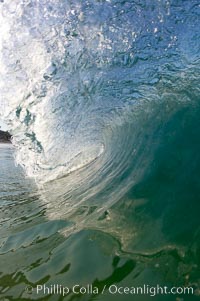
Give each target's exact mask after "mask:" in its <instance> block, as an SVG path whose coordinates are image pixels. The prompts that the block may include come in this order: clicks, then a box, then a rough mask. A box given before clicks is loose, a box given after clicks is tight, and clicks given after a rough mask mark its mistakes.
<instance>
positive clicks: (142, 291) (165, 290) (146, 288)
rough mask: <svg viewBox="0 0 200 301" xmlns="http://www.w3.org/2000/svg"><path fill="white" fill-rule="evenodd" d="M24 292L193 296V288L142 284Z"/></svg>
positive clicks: (51, 287)
mask: <svg viewBox="0 0 200 301" xmlns="http://www.w3.org/2000/svg"><path fill="white" fill-rule="evenodd" d="M26 292H27V293H29V294H32V293H34V294H37V295H60V296H63V297H64V296H67V295H69V294H74V295H86V294H88V295H99V294H111V295H117V294H118V295H149V296H150V297H155V296H157V295H193V294H194V288H193V287H168V286H160V285H159V284H157V285H155V286H151V285H148V284H144V285H142V286H137V287H136V286H129V287H128V286H120V285H117V284H112V285H106V284H105V285H104V286H101V287H98V286H93V285H92V284H87V285H84V286H82V285H79V284H75V285H73V286H72V287H68V286H63V285H60V284H52V285H47V284H43V285H37V286H36V287H32V286H27V287H26Z"/></svg>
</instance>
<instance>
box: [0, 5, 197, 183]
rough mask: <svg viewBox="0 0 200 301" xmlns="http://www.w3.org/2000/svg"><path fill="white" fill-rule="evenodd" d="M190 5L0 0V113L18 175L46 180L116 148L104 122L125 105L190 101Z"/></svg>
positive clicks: (193, 68) (193, 69) (193, 39)
mask: <svg viewBox="0 0 200 301" xmlns="http://www.w3.org/2000/svg"><path fill="white" fill-rule="evenodd" d="M198 12H199V6H198V1H184V3H182V2H180V1H172V3H170V2H169V1H156V0H155V1H147V3H146V4H144V3H143V1H134V2H133V1H126V2H123V1H98V2H96V1H73V2H71V1H58V2H57V3H56V4H55V1H45V0H41V1H19V0H18V1H15V2H13V1H9V0H8V1H5V3H4V2H3V3H1V24H3V30H2V32H1V44H2V60H1V84H0V87H1V95H2V107H4V110H3V112H2V115H3V117H4V118H5V119H6V121H7V122H8V124H9V127H10V129H12V133H13V135H14V139H13V142H14V145H15V146H16V148H17V149H18V151H17V153H16V160H17V162H18V163H19V164H21V165H23V166H24V168H25V170H26V172H27V174H28V175H29V176H33V177H35V178H37V179H38V180H39V181H41V180H43V181H44V179H45V181H48V180H50V179H54V178H57V177H59V176H63V175H65V174H67V173H69V172H71V171H73V170H76V169H77V168H80V167H83V166H85V165H87V164H88V163H90V162H92V161H94V160H95V159H96V158H98V157H99V156H100V155H102V153H103V152H104V154H105V156H107V153H113V152H114V153H115V146H114V145H113V144H112V143H111V141H112V137H110V136H109V135H108V134H107V131H110V129H111V130H113V131H117V130H116V129H113V126H114V124H115V123H120V124H123V121H124V120H126V115H127V114H128V115H129V119H130V123H131V122H132V120H133V122H134V119H135V115H137V114H138V111H140V114H144V115H145V114H146V113H145V111H146V110H147V107H148V110H151V109H152V111H153V108H154V107H155V106H156V105H157V104H159V103H161V102H162V103H163V106H166V105H167V103H168V102H170V103H171V105H172V106H176V105H178V103H179V104H180V106H182V105H187V104H188V105H190V104H191V96H193V94H194V96H195V95H196V94H195V93H197V92H195V91H190V86H192V87H193V90H194V87H195V85H196V88H197V86H198V85H197V82H198V80H199V77H198V76H197V75H198V74H197V73H198V71H199V65H198V63H199V61H198V60H199V30H198ZM186 91H187V92H186ZM130 112H132V113H130ZM131 114H132V116H131ZM169 114H170V113H169ZM144 118H146V117H145V116H144ZM141 122H142V120H141ZM141 126H142V124H140V125H139V124H137V125H134V129H133V132H134V133H133V132H131V133H130V137H127V141H124V143H125V144H124V145H123V146H122V145H121V142H122V140H123V139H125V138H124V137H123V136H124V135H125V134H126V129H125V132H124V133H121V135H122V136H119V137H117V138H116V139H117V140H118V141H119V142H118V144H117V148H119V147H120V146H122V147H123V152H126V149H127V151H128V152H129V145H126V143H128V142H129V140H130V139H131V141H132V140H133V139H134V138H133V137H134V136H135V138H136V141H132V142H131V143H132V144H134V147H135V148H136V152H137V144H138V142H137V137H136V136H137V133H136V132H137V130H138V128H140V127H141ZM114 128H115V126H114ZM115 135H117V134H114V136H115ZM108 137H109V138H108ZM107 139H109V140H107ZM112 148H113V149H112ZM116 155H119V156H121V155H122V151H121V150H120V148H119V149H118V154H116ZM127 155H128V154H127ZM125 156H126V154H125ZM111 157H112V154H111ZM111 160H112V158H111Z"/></svg>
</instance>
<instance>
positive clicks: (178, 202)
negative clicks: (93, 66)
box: [0, 107, 200, 301]
mask: <svg viewBox="0 0 200 301" xmlns="http://www.w3.org/2000/svg"><path fill="white" fill-rule="evenodd" d="M198 112H199V110H198V107H191V108H188V107H187V108H182V109H180V110H178V111H176V112H175V113H174V114H171V117H170V118H169V116H168V118H167V121H165V123H158V124H159V126H158V125H156V126H157V130H158V132H157V133H156V135H155V136H153V137H151V143H150V144H148V138H147V140H146V141H147V143H146V150H145V155H146V153H148V154H149V153H150V149H152V145H154V148H153V150H154V152H153V155H152V156H149V157H150V158H151V160H149V157H148V168H147V169H146V173H145V174H142V176H140V177H139V178H138V179H139V180H138V181H137V183H135V184H134V185H132V186H131V187H130V189H129V190H128V192H127V193H125V195H124V196H123V197H122V198H120V199H119V200H118V201H117V202H115V203H114V204H113V205H112V204H111V205H110V206H109V209H107V211H105V212H103V211H102V210H100V211H99V213H98V199H100V198H103V197H104V195H102V193H101V194H100V195H97V196H96V198H93V203H92V201H91V200H88V201H86V202H85V203H79V204H78V205H76V206H74V207H73V206H72V205H73V202H72V204H70V202H69V201H68V200H69V194H70V192H69V190H68V186H67V185H70V177H71V179H72V178H74V177H76V178H77V179H78V175H80V174H81V171H79V172H78V173H77V174H76V175H74V174H72V175H71V176H70V175H69V176H68V177H66V178H63V179H60V180H58V181H57V182H56V181H55V182H52V183H51V184H50V185H46V186H45V187H40V188H38V187H36V185H35V184H34V182H33V181H32V180H31V179H29V178H25V175H24V173H23V171H22V169H21V168H19V167H16V166H15V164H14V159H13V152H14V150H13V148H12V147H11V146H8V145H1V146H0V164H1V173H0V187H1V190H0V191H1V192H0V206H1V213H0V218H1V220H0V222H1V230H0V231H1V249H0V252H1V255H0V287H1V300H79V299H80V300H105V301H107V300H120V301H121V300H145V301H146V300H156V301H160V300H174V301H175V300H188V301H190V300H199V291H198V287H199V276H200V270H199V264H200V261H199V259H200V257H199V256H200V252H199V251H200V236H199V234H200V232H199V209H200V208H199V204H200V203H199V192H200V185H199V184H200V183H199V181H200V180H199V179H200V177H199V176H200V168H199V167H200V157H199V153H200V152H199V151H200V143H199V134H200V123H199V114H198ZM151 120H152V119H151V118H150V119H149V121H151ZM160 120H163V116H161V117H160ZM149 121H148V122H149ZM148 122H147V128H148V124H149V123H148ZM121 130H123V128H121ZM132 169H133V167H132ZM130 172H131V171H130V169H128V168H127V169H125V170H124V174H120V176H116V178H115V185H116V189H117V185H120V181H121V182H123V181H124V180H125V179H126V178H127V177H129V178H130ZM71 181H72V180H71ZM111 184H112V183H111ZM63 187H65V189H64V188H63ZM62 189H63V190H62ZM109 189H114V188H113V186H112V185H111V186H110V188H109V187H107V192H106V191H105V194H106V193H108V192H109ZM64 191H65V193H64ZM79 192H80V190H79ZM71 193H72V194H73V193H74V196H75V197H76V192H75V191H74V192H73V191H72V192H71ZM82 195H84V193H83V192H82ZM71 207H73V210H71V209H70V208H71ZM100 207H101V206H100ZM95 212H97V213H96V214H95ZM44 284H45V285H46V286H47V287H49V288H50V287H51V286H52V285H60V286H63V287H68V288H69V289H70V292H69V294H67V295H66V296H61V295H59V294H58V293H55V292H54V293H48V291H47V290H46V291H45V293H44V291H39V292H38V293H37V289H36V288H37V286H38V285H44ZM88 284H89V285H93V293H91V291H89V292H88V291H87V292H86V293H85V294H76V293H73V292H72V291H71V290H72V288H73V287H74V286H75V285H80V286H83V287H87V285H88ZM113 285H115V286H117V287H120V288H121V287H128V288H131V287H138V286H140V287H143V286H144V285H148V286H157V285H160V286H168V287H169V288H171V287H173V286H176V287H179V286H181V287H182V286H186V287H187V286H190V287H192V288H193V289H194V294H189V295H186V294H185V295H184V294H181V295H178V294H176V295H172V294H167V295H162V294H156V295H155V296H154V297H152V296H150V294H149V295H148V294H143V295H141V294H139V295H132V294H125V293H123V294H121V293H116V294H114V293H113V294H112V293H110V292H109V287H111V290H112V289H114V286H113ZM27 286H28V287H29V286H31V287H32V288H33V290H32V289H30V287H29V288H28V291H27V289H26V287H27ZM104 286H106V289H105V292H104V293H103V294H102V290H103V288H104ZM177 298H180V299H177Z"/></svg>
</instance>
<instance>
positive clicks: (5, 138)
mask: <svg viewBox="0 0 200 301" xmlns="http://www.w3.org/2000/svg"><path fill="white" fill-rule="evenodd" d="M0 143H11V135H10V133H8V132H4V131H1V130H0Z"/></svg>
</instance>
